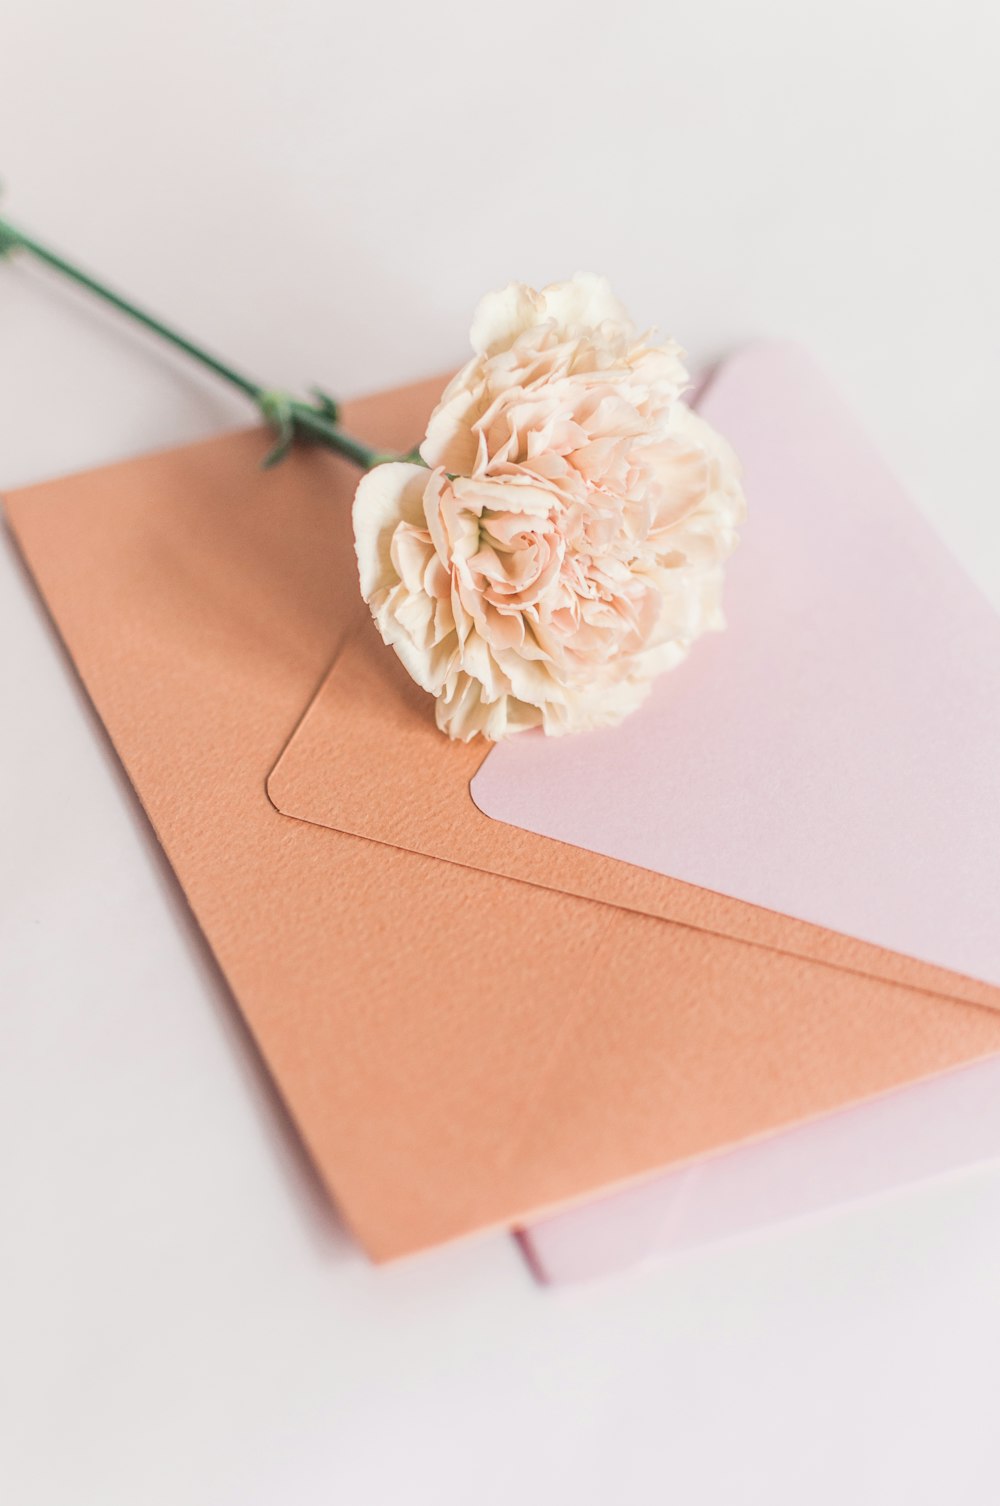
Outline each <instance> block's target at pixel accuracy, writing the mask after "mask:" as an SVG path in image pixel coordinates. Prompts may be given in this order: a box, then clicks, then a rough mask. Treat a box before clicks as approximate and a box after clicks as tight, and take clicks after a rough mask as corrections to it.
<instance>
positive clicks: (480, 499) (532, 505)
mask: <svg viewBox="0 0 1000 1506" xmlns="http://www.w3.org/2000/svg"><path fill="white" fill-rule="evenodd" d="M472 345H473V349H474V350H475V352H476V353H475V355H474V357H473V359H472V360H471V361H470V362H469V364H468V365H467V366H466V367H465V369H464V370H463V371H461V372H460V373H459V374H458V376H456V377H455V378H454V380H453V381H452V382H451V383H450V384H449V386H448V387H447V389H446V390H445V392H444V394H443V396H442V398H441V401H440V402H439V404H438V406H437V408H436V409H435V411H434V413H433V414H432V416H431V419H430V423H429V425H428V428H427V436H426V438H425V440H424V442H423V444H422V445H421V447H420V454H421V456H422V458H423V460H424V461H425V462H426V466H423V465H416V464H408V463H404V462H395V463H390V464H385V465H379V466H377V467H376V468H375V469H374V470H372V471H370V472H369V473H368V474H367V475H366V476H365V477H364V478H363V480H362V481H361V484H360V486H359V487H358V490H357V495H356V498H355V502H354V533H355V541H356V546H357V554H358V564H359V569H360V575H361V591H362V595H363V596H364V598H365V600H366V601H367V602H368V604H369V606H370V607H371V611H372V615H373V617H374V619H375V622H376V624H377V626H378V629H379V631H380V633H381V634H382V637H383V638H384V639H385V641H386V643H388V644H391V645H392V647H393V648H394V649H395V651H396V653H397V654H398V655H399V657H400V659H401V660H402V662H403V664H404V665H405V666H406V668H407V670H408V671H409V673H410V674H411V675H412V676H413V678H414V679H415V680H416V681H417V683H418V684H420V685H422V686H423V687H424V689H425V690H428V691H429V692H430V693H431V694H432V695H433V696H435V697H436V698H437V723H438V726H439V727H440V728H441V730H442V731H444V732H447V733H448V735H449V736H451V737H456V738H461V739H462V740H468V739H469V738H471V737H473V736H475V734H476V733H479V732H481V733H484V734H485V735H486V736H487V737H490V738H501V737H505V736H508V735H510V734H511V733H514V732H522V731H524V730H525V729H526V728H528V727H537V726H540V727H542V728H544V730H545V731H546V732H548V733H561V732H574V731H579V730H583V729H586V728H594V727H607V726H612V725H614V724H615V723H616V722H619V721H621V719H622V718H623V717H624V716H626V715H627V714H628V713H629V712H630V711H633V710H634V709H635V708H636V707H637V706H638V705H639V704H640V703H641V702H642V701H643V700H644V698H645V696H646V695H647V694H648V691H649V686H650V683H651V681H652V679H653V677H654V676H655V675H657V674H659V673H660V672H661V671H662V670H665V669H669V668H671V667H672V666H673V665H675V664H677V663H678V662H679V661H680V660H681V659H682V658H683V657H684V655H685V654H686V652H687V650H688V647H689V645H690V644H691V643H692V642H693V640H694V639H695V638H697V637H698V636H699V634H701V633H703V632H705V631H707V630H709V629H714V628H720V627H722V626H723V619H722V612H721V608H720V594H721V585H722V572H723V563H724V561H725V559H726V558H727V556H728V555H729V554H730V553H731V552H732V550H733V548H734V547H735V545H736V542H737V535H736V529H737V525H738V524H739V523H740V522H741V520H742V518H743V515H744V502H743V493H742V490H741V488H740V484H739V466H738V463H737V461H736V458H735V456H734V455H733V452H732V450H731V449H730V447H729V446H728V444H727V443H726V441H725V440H724V439H722V438H721V437H720V436H719V435H718V434H716V433H715V432H714V430H712V429H711V428H710V427H709V425H708V424H706V423H705V422H704V421H703V420H702V419H700V418H699V417H698V416H697V415H696V414H695V413H693V412H692V411H691V409H690V408H688V407H687V406H686V405H685V404H684V403H683V402H681V401H680V397H679V395H680V393H681V392H682V391H683V390H684V388H685V386H686V385H687V381H688V376H687V372H686V370H685V368H684V365H683V361H682V353H681V351H680V349H679V347H678V346H677V345H675V344H674V343H673V342H672V341H671V342H669V343H667V344H666V345H663V346H655V345H651V344H649V343H647V341H646V339H645V338H643V337H642V336H639V335H638V334H637V333H636V330H635V327H634V326H633V324H632V323H631V321H630V320H629V318H628V315H627V314H626V312H625V310H624V308H623V307H622V305H621V304H620V303H619V302H618V300H617V299H616V298H615V297H614V296H613V294H612V292H611V289H610V287H609V286H608V283H607V282H606V280H605V279H604V278H599V277H593V276H589V275H579V276H577V277H575V278H573V280H572V281H571V282H566V283H555V284H553V285H552V286H551V287H547V288H543V289H542V291H541V292H536V291H535V290H534V289H533V288H529V287H526V286H524V285H523V284H520V283H512V284H511V285H510V286H509V287H507V288H504V289H503V290H502V291H501V292H498V293H491V294H489V295H488V296H487V297H486V298H484V299H483V301H482V303H481V304H480V306H479V308H478V310H477V312H476V316H475V319H474V321H473V326H472ZM428 468H429V469H428Z"/></svg>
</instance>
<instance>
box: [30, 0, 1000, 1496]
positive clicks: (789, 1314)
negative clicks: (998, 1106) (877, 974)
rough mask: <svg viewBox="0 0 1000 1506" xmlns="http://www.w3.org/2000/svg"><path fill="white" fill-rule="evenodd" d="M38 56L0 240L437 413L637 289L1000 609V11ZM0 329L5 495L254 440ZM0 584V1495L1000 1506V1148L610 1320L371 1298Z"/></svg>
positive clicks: (465, 1262) (429, 1272)
mask: <svg viewBox="0 0 1000 1506" xmlns="http://www.w3.org/2000/svg"><path fill="white" fill-rule="evenodd" d="M3 22H4V36H3V51H4V69H3V75H4V76H3V84H2V88H0V141H2V143H3V153H2V172H3V176H4V178H5V180H6V183H7V185H8V190H9V191H8V200H7V205H8V209H9V212H10V214H11V216H12V217H16V218H19V219H20V220H22V221H23V222H24V223H25V224H27V225H30V226H31V227H33V228H34V229H35V230H36V232H37V233H39V234H40V235H48V236H49V237H50V238H51V239H52V240H53V241H54V242H55V243H56V244H57V245H60V246H62V247H63V248H64V249H66V250H68V251H71V252H75V253H76V254H77V255H78V256H79V257H80V258H82V259H83V260H84V261H85V262H87V263H89V264H90V265H91V266H92V267H93V268H95V269H97V270H101V271H103V272H104V273H105V274H106V275H108V276H109V277H111V278H113V279H117V281H118V282H119V283H121V284H122V285H123V286H124V287H126V288H128V289H130V290H131V291H133V293H135V294H136V295H139V296H141V297H143V298H145V299H146V300H147V301H148V302H149V303H150V304H151V305H152V306H153V307H154V308H158V309H159V310H161V311H162V312H163V313H164V314H166V315H170V316H173V317H174V318H175V319H177V320H178V321H179V322H181V323H182V324H184V325H186V326H187V327H188V328H190V329H191V330H192V331H196V332H199V333H200V334H201V335H202V336H203V337H204V338H205V340H206V341H209V342H211V343H213V344H214V345H215V346H216V347H217V348H218V349H219V350H220V351H222V352H225V353H227V354H228V355H230V356H231V357H232V359H233V360H234V361H237V362H240V363H242V364H244V365H245V366H247V367H249V368H250V369H251V370H252V371H256V372H259V373H261V374H262V376H264V377H265V378H267V379H269V380H270V381H272V382H274V383H275V384H282V383H283V384H294V383H299V382H305V381H311V380H319V381H322V382H323V383H325V384H326V385H327V386H328V387H329V388H331V389H332V390H333V391H335V392H341V393H347V392H352V391H361V390H364V389H369V388H372V387H376V386H380V385H383V384H386V383H391V382H397V381H403V380H406V379H409V378H411V377H416V376H418V375H420V374H423V373H425V372H427V371H434V370H440V369H443V368H445V367H447V366H448V365H449V364H450V363H452V362H454V361H457V360H458V359H460V358H461V357H462V355H463V351H464V349H465V337H466V329H467V325H468V320H469V315H470V312H471V308H472V306H473V304H474V303H475V301H476V299H477V297H478V296H479V294H480V293H481V292H482V291H484V290H485V289H487V288H489V287H492V286H494V285H496V284H498V283H500V282H503V281H505V280H507V279H508V278H510V277H512V276H517V277H522V278H525V279H527V280H531V281H547V280H551V279H553V278H558V277H562V276H564V275H566V274H568V273H570V272H572V271H574V270H576V269H577V268H578V267H581V266H582V267H593V268H595V269H598V270H604V271H607V272H608V274H609V275H610V276H611V278H612V281H613V282H614V284H615V285H616V287H617V289H618V290H619V291H620V292H621V294H622V295H623V297H624V298H625V299H626V301H627V302H628V303H629V304H630V305H631V307H632V308H633V310H634V312H635V314H636V316H637V317H638V318H639V319H641V320H642V321H644V322H650V323H652V322H657V323H659V324H660V325H661V326H662V327H665V328H666V329H668V330H671V331H673V332H675V333H676V334H677V335H678V336H679V337H680V338H681V339H682V340H683V341H684V342H685V344H686V345H687V346H688V348H689V350H690V352H691V354H692V357H693V358H694V359H695V360H696V361H698V362H700V361H704V360H707V359H710V358H711V357H713V356H715V355H717V354H719V353H722V352H723V351H725V350H727V349H729V348H731V347H732V346H734V345H736V344H738V343H739V342H741V341H743V340H746V339H747V338H749V337H752V336H756V335H762V334H773V335H782V336H791V337H793V338H797V339H800V340H802V341H804V342H805V343H806V344H808V345H809V346H810V347H811V348H812V349H813V350H814V352H815V353H816V355H817V356H818V357H819V359H820V360H821V361H822V362H823V363H824V364H825V365H826V367H827V369H828V370H829V371H830V372H831V373H832V375H833V376H834V377H835V378H836V379H837V380H838V381H839V383H840V384H841V386H842V388H843V389H844V390H845V392H846V393H847V395H848V397H849V398H850V399H851V400H852V401H853V402H854V404H855V405H856V406H857V407H858V408H859V409H860V410H861V411H862V412H863V414H864V415H865V417H866V419H867V422H868V425H869V427H870V429H871V430H872V432H873V433H874V435H875V437H876V438H877V440H878V442H879V443H880V445H881V447H882V449H883V451H884V453H885V454H886V455H887V457H888V458H889V460H890V461H891V462H892V464H893V465H894V466H895V468H896V469H897V471H898V472H899V473H900V474H901V476H902V478H903V480H904V481H905V482H906V483H907V485H908V486H909V487H910V489H911V491H912V493H913V495H914V497H915V498H916V499H917V501H918V502H919V503H920V504H921V505H922V506H923V507H925V508H926V509H927V511H928V512H929V513H930V514H931V516H932V517H933V518H934V520H935V522H936V523H937V525H938V526H939V528H940V530H941V532H942V533H943V534H944V535H945V537H946V538H947V540H948V541H949V543H950V544H951V545H952V547H953V548H954V549H955V550H956V552H957V553H958V554H959V556H960V557H961V558H962V560H963V561H964V562H965V564H966V565H967V567H968V568H969V570H970V571H971V573H972V574H973V575H974V576H975V577H976V578H977V579H978V580H979V582H980V583H981V585H982V586H983V587H984V588H985V589H986V590H987V591H988V592H989V593H990V594H991V595H992V597H993V599H994V600H995V601H997V602H998V604H1000V505H998V504H1000V497H998V484H997V416H996V415H997V406H998V398H1000V383H998V380H997V353H998V349H1000V306H998V291H997V290H998V279H997V265H998V261H1000V257H998V252H1000V233H998V224H997V195H996V180H997V168H998V134H1000V113H998V106H997V103H996V85H995V76H996V58H997V49H998V45H1000V23H998V20H997V11H996V8H995V6H994V5H992V3H988V0H982V3H976V0H952V3H949V4H944V3H941V4H938V3H933V4H931V3H926V0H909V3H904V0H866V3H860V0H846V3H845V0H841V3H840V4H838V5H836V6H821V7H813V6H809V5H804V4H802V3H801V0H786V3H781V4H778V3H774V0H761V3H758V4H756V5H753V6H749V5H744V4H741V3H738V0H729V3H719V0H715V3H711V0H701V3H699V4H697V5H691V4H685V5H681V4H677V3H667V4H656V5H654V4H652V3H647V4H645V5H635V4H633V5H628V4H625V5H610V4H605V5H601V4H597V3H594V0H577V3H576V4H573V5H570V4H566V3H558V4H552V3H550V4H545V3H539V0H530V3H529V0H508V3H505V4H503V5H501V6H495V7H491V6H480V7H474V6H470V5H469V4H468V3H454V4H446V3H444V0H429V3H423V4H421V5H415V6H402V5H400V6H398V7H396V6H390V5H386V4H384V3H369V4H368V5H367V6H366V7H365V8H364V9H363V10H362V9H361V8H358V9H357V10H348V11H342V10H340V9H339V8H338V7H337V6H336V5H332V4H330V3H329V0H326V3H319V0H285V3H284V4H283V5H280V6H279V5H275V4H264V3H262V0H241V3H236V0H232V3H227V0H173V3H172V4H170V5H169V6H168V5H166V4H160V5H157V6H155V7H151V6H148V5H136V4H135V3H130V0H89V3H87V4H85V5H81V4H78V3H74V0H7V4H6V5H5V6H4V7H3ZM0 331H2V335H0V483H2V484H3V485H5V486H10V485H14V484H17V483H20V482H26V481H30V480H35V479H41V478H43V477H46V476H49V475H53V474H56V473H60V472H66V471H70V470H73V469H76V468H78V467H82V466H86V465H90V464H93V463H96V462H100V461H105V460H110V459H113V458H117V457H119V456H122V455H127V454H136V453H139V452H141V451H143V450H146V449H149V448H153V447H157V446H162V445H164V444H167V443H171V442H174V441H183V440H188V439H193V438H196V437H199V436H201V435H205V434H209V433H211V432H213V431H214V430H217V429H218V428H220V427H223V426H229V425H232V424H233V423H234V421H239V419H240V417H241V415H242V414H243V413H244V412H245V410H244V409H243V408H242V406H241V405H240V403H239V401H238V400H235V399H233V398H231V397H230V396H229V395H228V394H226V393H224V392H222V391H220V390H219V389H218V388H217V387H216V386H215V385H214V384H213V383H212V382H211V381H210V380H208V379H206V378H203V377H201V376H200V375H198V374H196V373H194V372H192V371H191V370H189V369H188V368H187V367H186V366H185V365H184V364H183V362H181V361H180V360H174V359H172V358H171V357H169V356H164V355H163V354H162V353H161V352H159V351H158V350H157V349H156V348H154V347H153V346H152V345H151V344H150V343H149V342H148V341H146V340H145V339H144V338H143V337H142V336H139V335H136V334H134V333H133V332H131V331H130V330H129V329H126V328H124V327H123V326H122V325H121V324H119V323H117V322H115V321H114V319H113V318H111V317H108V316H106V315H105V314H104V313H103V312H101V311H99V310H95V308H93V307H91V306H90V305H88V304H87V303H86V302H85V301H84V300H82V299H81V298H78V297H77V296H76V295H74V294H72V293H70V292H67V291H66V290H65V289H63V288H61V287H59V286H58V285H56V284H55V283H54V282H53V281H52V280H51V279H48V278H46V277H45V276H44V275H41V274H37V273H35V272H32V271H30V270H29V269H27V268H22V267H18V268H16V269H15V268H8V267H3V266H0ZM0 574H2V577H3V578H2V581H0V705H2V708H3V712H2V715H3V722H2V729H3V736H2V739H0V826H2V830H0V997H2V1007H0V1498H2V1499H3V1500H4V1501H9V1502H11V1503H12V1506H91V1503H93V1506H140V1503H141V1506H202V1503H204V1506H313V1503H324V1506H325V1503H330V1502H337V1503H341V1502H342V1503H344V1506H395V1503H406V1506H422V1503H427V1506H493V1503H500V1502H507V1501H510V1500H518V1501H520V1502H523V1503H526V1506H541V1503H546V1506H547V1503H550V1502H554V1503H557V1506H562V1503H564V1502H565V1503H569V1502H573V1503H574V1506H645V1503H657V1506H659V1503H663V1502H677V1503H684V1506H702V1503H709V1506H743V1503H758V1502H759V1503H762V1506H763V1503H767V1506H801V1503H806V1502H808V1503H809V1506H828V1503H829V1506H842V1503H844V1502H846V1501H850V1502H868V1501H871V1502H878V1503H879V1506H895V1503H900V1506H903V1503H905V1506H924V1503H926V1506H939V1503H942V1502H947V1503H948V1506H964V1503H967V1502H968V1503H979V1502H989V1501H993V1500H995V1499H996V1495H997V1490H998V1488H1000V1432H998V1426H997V1413H998V1403H1000V1374H998V1365H997V1353H998V1350H1000V1162H998V1164H997V1165H996V1166H993V1167H987V1168H985V1169H980V1170H978V1171H975V1172H970V1173H968V1174H967V1175H964V1176H961V1177H959V1178H957V1179H955V1180H952V1181H949V1182H948V1183H947V1184H940V1183H939V1184H936V1185H933V1186H927V1187H924V1188H922V1189H919V1190H916V1191H911V1192H908V1193H905V1194H901V1195H899V1196H897V1197H894V1198H891V1199H889V1200H887V1201H885V1202H883V1203H879V1204H877V1205H874V1206H869V1207H866V1208H864V1209H860V1210H857V1211H854V1212H852V1213H847V1214H842V1215H839V1216H838V1217H836V1218H835V1219H832V1220H825V1221H823V1220H821V1221H819V1222H815V1223H812V1224H810V1225H809V1226H807V1227H806V1226H803V1227H799V1228H795V1229H788V1230H785V1231H783V1232H780V1233H777V1234H771V1235H768V1236H767V1237H764V1238H758V1239H755V1240H751V1241H744V1242H742V1243H740V1244H734V1245H731V1246H729V1247H725V1248H719V1249H715V1250H712V1251H710V1252H708V1253H702V1254H696V1255H686V1256H684V1257H683V1258H678V1259H676V1260H674V1261H673V1262H671V1263H668V1264H665V1265H662V1266H661V1267H659V1268H658V1269H656V1270H654V1271H650V1272H646V1273H643V1274H637V1275H632V1276H629V1277H623V1278H620V1279H617V1280H612V1281H608V1282H606V1283H605V1284H603V1285H599V1286H593V1287H589V1288H581V1289H576V1290H573V1291H569V1292H562V1293H554V1292H550V1291H545V1290H542V1289H541V1288H539V1287H537V1286H536V1285H535V1284H534V1283H533V1281H532V1280H531V1278H530V1276H529V1275H528V1272H527V1270H526V1268H525V1266H524V1264H523V1262H522V1260H521V1257H520V1256H519V1254H518V1252H517V1250H516V1248H515V1246H514V1244H513V1242H512V1241H510V1240H508V1239H506V1238H502V1237H497V1238H491V1239H488V1240H485V1241H483V1242H479V1243H471V1244H466V1245H462V1246H458V1247H454V1248H451V1249H447V1250H443V1251H440V1252H437V1253H434V1254H431V1255H429V1256H426V1257H422V1258H420V1259H417V1260H414V1261H410V1262H408V1263H404V1264H401V1265H399V1266H396V1267H392V1268H387V1269H382V1270H374V1269H372V1268H371V1267H369V1266H368V1264H367V1263H366V1262H365V1260H364V1259H363V1257H362V1256H361V1255H360V1254H359V1253H358V1252H357V1251H356V1250H355V1249H354V1248H353V1247H352V1245H351V1243H350V1241H349V1240H348V1238H347V1236H346V1235H345V1234H344V1233H343V1231H342V1229H341V1228H340V1226H339V1224H338V1221H337V1218H336V1215H335V1214H334V1213H333V1212H332V1210H331V1209H330V1207H329V1206H328V1204H327V1203H326V1201H325V1199H324V1197H323V1196H322V1194H321V1193H320V1191H319V1189H318V1188H317V1186H316V1183H315V1181H314V1179H313V1177H312V1175H311V1174H310V1172H309V1170H308V1169H307V1166H306V1164H305V1162H304V1159H303V1157H302V1155H301V1153H300V1151H299V1149H298V1147H297V1145H296V1142H295V1140H294V1137H293V1135H292V1133H291V1131H290V1129H289V1127H288V1124H287V1121H286V1120H285V1118H284V1116H283V1113H282V1110H281V1108H280V1106H279V1105H278V1103H277V1102H276V1099H275V1097H274V1094H273V1092H272V1091H271V1089H270V1088H269V1086H268V1083H267V1081H266V1077H265V1075H264V1073H263V1071H262V1069H261V1067H260V1065H259V1063H258V1062H257V1060H256V1058H255V1056H254V1053H253V1051H252V1050H251V1048H250V1046H249V1044H248V1041H247V1038H246V1036H245V1034H244V1031H243V1029H242V1027H241V1025H240V1022H239V1019H238V1017H237V1015H236V1014H235V1012H234V1009H233V1006H232V1004H231V1001H230V1000H229V998H228V996H227V994H226V991H225V989H224V988H223V986H222V985H221V984H220V980H219V977H218V975H217V972H216V970H215V968H214V966H213V963H212V961H211V958H210V957H209V956H208V955H207V954H206V951H205V949H204V946H203V944H202V943H201V941H200V940H199V937H198V935H197V934H196V931H195V929H194V927H193V925H192V923H191V921H190V918H189V916H188V915H187V914H186V912H185V909H184V906H183V904H182V903H181V901H180V899H179V897H178V893H177V890H176V888H175V885H174V883H173V881H172V879H171V876H170V873H169V871H168V870H167V869H166V867H165V865H164V863H163V861H162V859H161V858H160V856H159V854H158V852H157V850H156V848H155V844H154V843H153V842H152V840H151V839H150V836H149V833H148V832H147V830H146V827H145V824H144V822H143V819H142V818H141V815H140V813H139V810H138V807H137V804H136V801H135V799H134V797H133V796H132V794H131V792H130V789H129V787H128V785H127V783H126V782H125V780H124V779H123V777H122V775H121V773H120V772H119V769H118V767H117V765H116V762H115V760H114V757H113V756H112V755H111V754H110V752H109V749H108V747H107V745H106V743H105V741H104V739H103V737H102V734H101V732H100V728H99V725H98V724H97V722H96V721H95V718H94V716H93V714H92V713H91V711H90V710H89V708H88V706H87V704H86V702H85V700H84V698H83V697H82V695H81V693H80V692H79V690H78V689H77V687H76V685H75V683H74V680H73V677H72V674H71V673H70V672H69V670H68V669H67V666H66V664H65V662H64V661H63V659H62V657H61V655H60V652H59V650H58V648H57V647H56V644H55V642H54V638H53V635H52V632H51V630H50V628H49V626H48V624H47V621H46V619H45V617H44V613H43V612H42V610H41V609H40V607H39V605H38V603H37V601H36V599H35V597H34V595H33V594H32V591H31V589H30V588H29V587H28V585H27V583H26V581H25V578H24V576H23V572H22V571H21V569H20V567H19V565H18V563H17V561H16V559H15V557H14V555H13V552H12V550H11V548H10V546H9V543H8V542H7V541H6V540H3V547H2V548H0ZM998 1091H1000V1071H998ZM997 1149H998V1157H1000V1146H998V1148H997Z"/></svg>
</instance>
